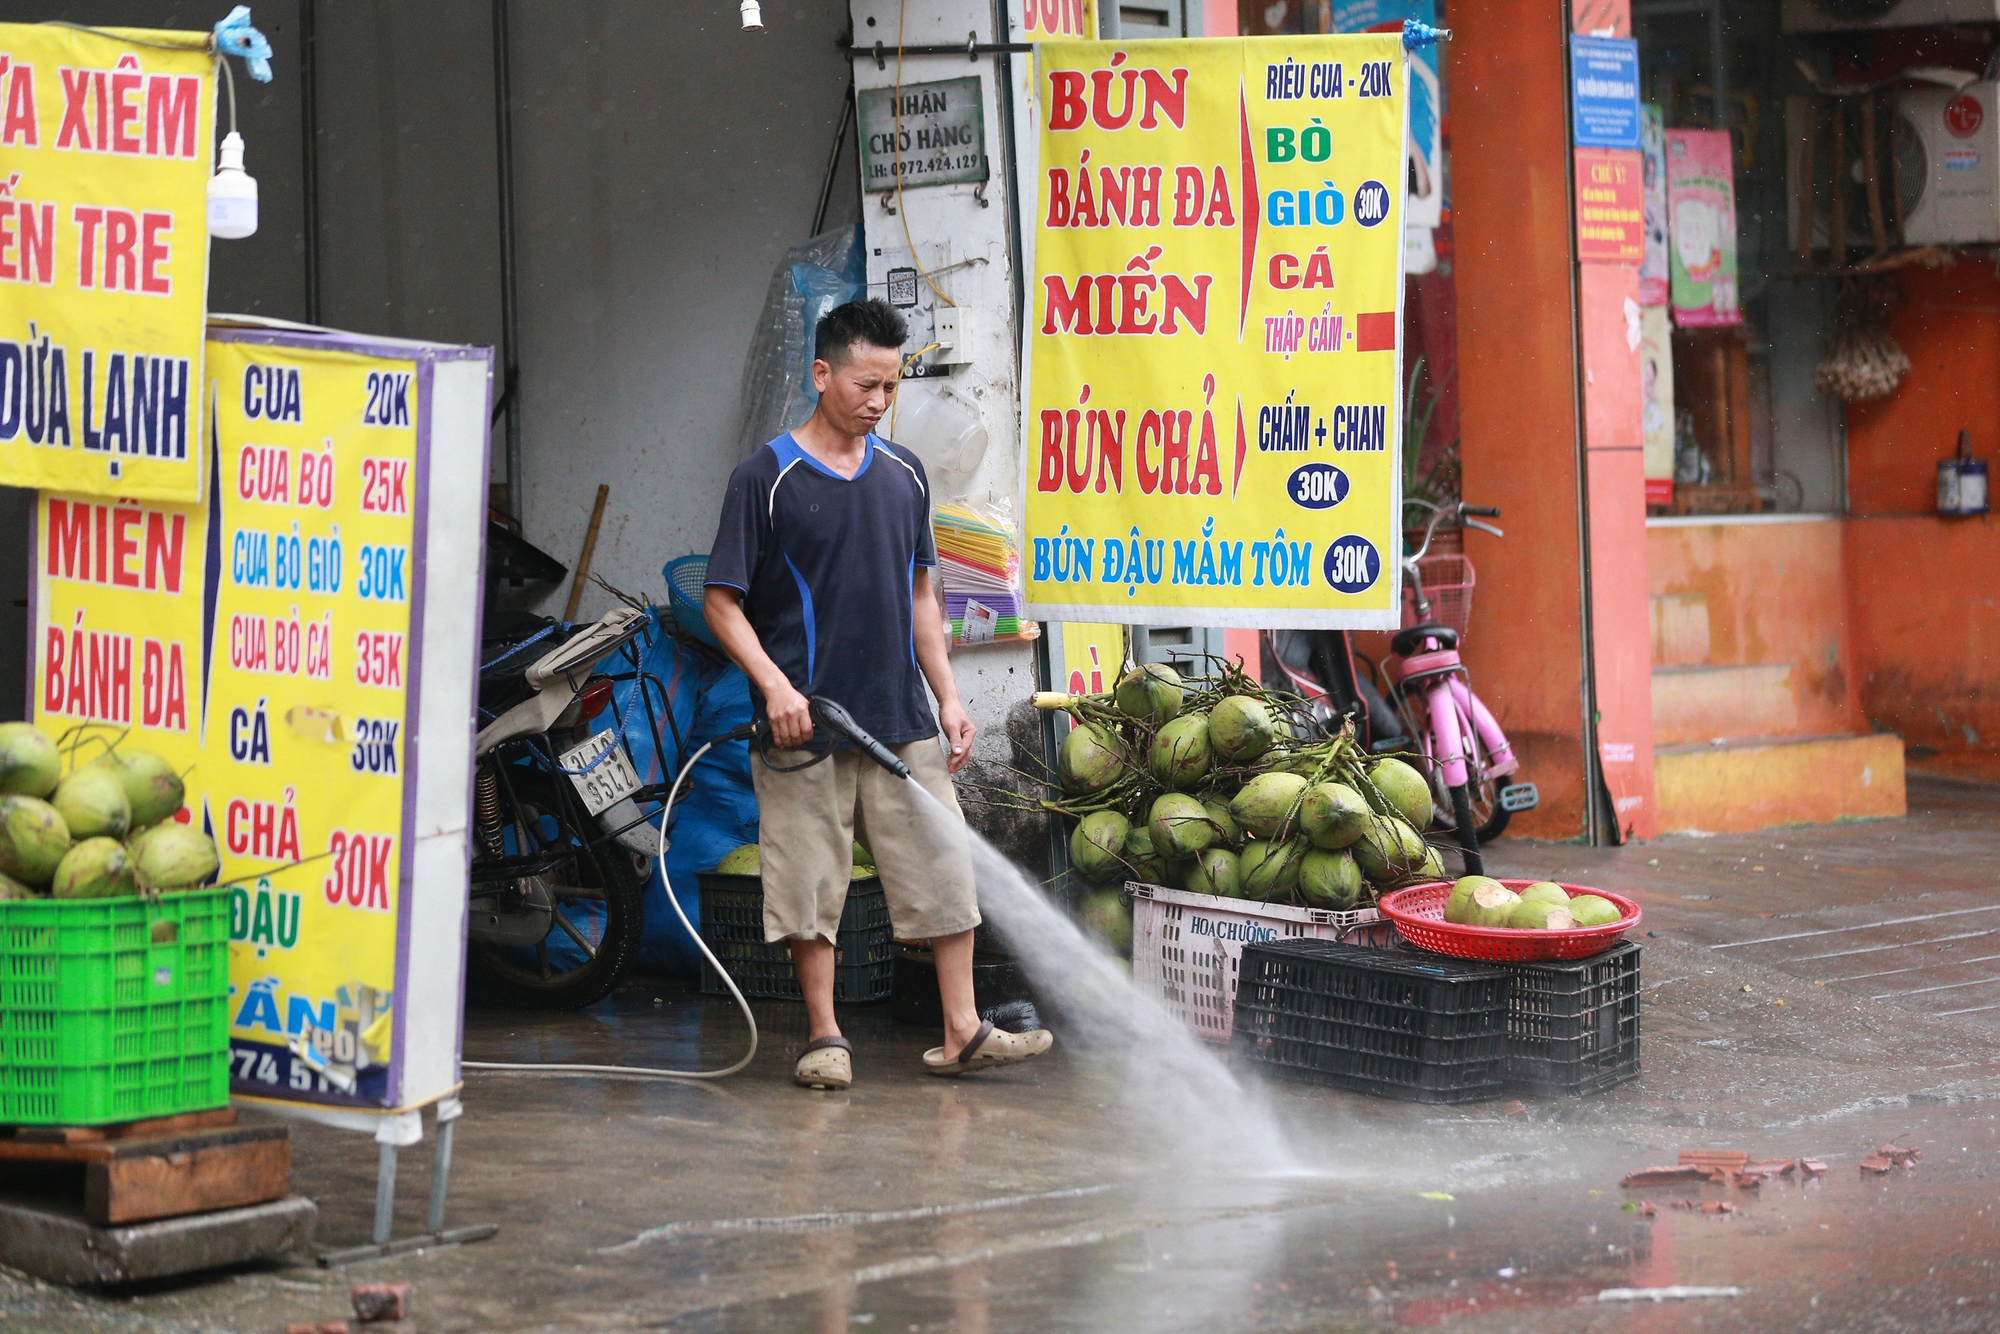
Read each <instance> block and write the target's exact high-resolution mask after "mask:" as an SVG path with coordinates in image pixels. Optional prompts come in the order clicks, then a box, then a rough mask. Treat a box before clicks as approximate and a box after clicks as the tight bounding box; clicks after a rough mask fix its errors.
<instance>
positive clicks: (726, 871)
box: [715, 843, 764, 875]
mask: <svg viewBox="0 0 2000 1334" xmlns="http://www.w3.org/2000/svg"><path fill="white" fill-rule="evenodd" d="M763 869H764V866H763V855H762V853H761V852H760V851H759V849H758V847H757V845H756V844H755V843H745V844H744V845H743V846H742V847H740V848H733V849H731V850H730V852H729V855H728V856H726V857H724V858H723V859H722V860H721V861H719V862H717V863H716V864H715V872H716V874H717V875H761V874H762V873H763Z"/></svg>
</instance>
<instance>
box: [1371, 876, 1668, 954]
mask: <svg viewBox="0 0 2000 1334" xmlns="http://www.w3.org/2000/svg"><path fill="white" fill-rule="evenodd" d="M1500 883H1501V884H1503V885H1505V886H1507V888H1509V889H1512V890H1517V891H1518V890H1522V889H1526V888H1527V887H1528V886H1529V885H1532V884H1535V883H1537V882H1536V881H1533V880H1502V881H1501V882H1500ZM1558 883H1560V882H1558ZM1563 891H1564V892H1565V893H1567V894H1568V895H1569V896H1570V897H1571V898H1575V897H1576V896H1577V895H1579V894H1595V895H1597V896H1598V897H1600V898H1605V899H1609V900H1611V902H1612V903H1614V904H1616V905H1617V906H1618V908H1619V910H1620V911H1622V912H1623V913H1624V914H1625V915H1624V916H1623V917H1621V918H1619V919H1618V920H1617V921H1615V922H1613V923H1611V924H1610V925H1609V926H1583V927H1577V928H1575V929H1574V930H1570V931H1516V930H1514V929H1512V928H1510V927H1502V926H1458V925H1456V924H1454V923H1451V922H1447V921H1445V920H1444V901H1445V900H1446V899H1448V898H1450V897H1451V886H1450V885H1448V884H1445V883H1443V882H1442V881H1440V882H1438V883H1435V884H1429V885H1412V886H1410V887H1409V888H1408V889H1399V890H1397V891H1395V892H1394V893H1393V894H1386V895H1384V896H1383V898H1382V901H1381V902H1380V903H1379V904H1377V905H1376V906H1377V907H1379V908H1380V909H1381V910H1382V915H1383V916H1384V917H1386V918H1388V919H1389V920H1390V921H1392V922H1394V923H1395V924H1396V930H1397V931H1398V932H1399V933H1401V935H1402V937H1403V939H1405V940H1407V941H1409V942H1410V943H1411V944H1412V945H1415V946H1417V947H1418V948H1419V949H1426V950H1433V951H1435V952H1437V953H1439V954H1449V955H1453V956H1454V957H1456V958H1460V959H1484V960H1485V961H1487V962H1488V963H1546V962H1548V961H1550V960H1552V959H1587V958H1589V957H1590V956H1591V955H1593V954H1602V953H1603V952H1604V951H1605V950H1608V949H1610V948H1611V947H1612V946H1613V945H1616V944H1617V943H1618V942H1619V940H1620V939H1621V938H1622V937H1623V936H1624V934H1625V933H1626V932H1627V931H1631V930H1634V929H1635V928H1637V927H1638V925H1639V918H1640V912H1639V905H1638V904H1636V903H1634V902H1632V900H1630V899H1628V898H1626V897H1625V896H1623V895H1622V894H1613V893H1611V892H1610V891H1609V890H1604V889H1592V888H1590V887H1589V886H1588V885H1563Z"/></svg>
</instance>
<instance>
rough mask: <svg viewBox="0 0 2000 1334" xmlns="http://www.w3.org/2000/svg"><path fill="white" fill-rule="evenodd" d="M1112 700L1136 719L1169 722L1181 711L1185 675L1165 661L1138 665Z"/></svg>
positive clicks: (1141, 721)
mask: <svg viewBox="0 0 2000 1334" xmlns="http://www.w3.org/2000/svg"><path fill="white" fill-rule="evenodd" d="M1112 699H1113V701H1114V702H1116V703H1117V705H1118V712H1120V713H1122V714H1124V715H1125V716H1126V717H1127V718H1130V719H1131V720H1132V721H1133V722H1137V723H1154V724H1159V723H1164V722H1167V721H1169V720H1170V719H1172V718H1173V717H1175V716H1176V715H1177V714H1179V713H1180V711H1181V674H1180V673H1179V672H1177V671H1175V670H1174V669H1173V668H1171V667H1169V666H1167V665H1166V664H1165V663H1163V662H1149V663H1147V664H1146V665H1145V666H1143V667H1135V668H1133V669H1132V670H1131V671H1129V672H1127V673H1126V674H1125V677H1124V679H1123V680H1121V681H1120V682H1119V683H1118V688H1117V689H1116V690H1115V691H1113V692H1112Z"/></svg>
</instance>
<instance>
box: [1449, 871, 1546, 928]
mask: <svg viewBox="0 0 2000 1334" xmlns="http://www.w3.org/2000/svg"><path fill="white" fill-rule="evenodd" d="M1520 906H1521V896H1520V895H1519V894H1516V893H1515V892H1514V891H1513V890H1511V889H1509V888H1507V886H1505V885H1503V884H1500V883H1499V882H1498V881H1495V882H1494V883H1493V884H1490V885H1481V886H1480V887H1479V888H1478V889H1475V890H1473V891H1472V900H1471V902H1469V903H1468V904H1467V905H1466V908H1465V925H1467V926H1510V925H1512V924H1513V919H1514V910H1515V909H1516V908H1518V907H1520ZM1551 906H1553V905H1551Z"/></svg>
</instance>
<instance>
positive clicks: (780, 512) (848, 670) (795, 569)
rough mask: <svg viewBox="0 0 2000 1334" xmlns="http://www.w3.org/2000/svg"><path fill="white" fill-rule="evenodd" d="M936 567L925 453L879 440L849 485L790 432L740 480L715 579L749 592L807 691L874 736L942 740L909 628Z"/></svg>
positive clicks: (770, 638) (784, 664)
mask: <svg viewBox="0 0 2000 1334" xmlns="http://www.w3.org/2000/svg"><path fill="white" fill-rule="evenodd" d="M936 564H937V546H936V542H935V539H934V538H933V537H932V535H931V498H930V484H929V483H928V482H927V481H926V480H925V478H924V465H923V464H922V463H920V462H918V460H917V457H916V455H914V454H912V453H911V452H910V451H909V450H907V449H904V448H903V447H902V446H900V445H893V444H890V443H889V442H888V441H886V440H883V439H881V438H880V437H878V436H874V435H870V436H869V437H868V449H867V452H866V453H865V454H863V455H862V459H861V470H860V471H859V472H857V473H855V474H854V476H853V477H852V478H846V477H842V476H841V475H840V474H839V473H837V472H835V471H833V469H831V468H829V467H827V466H826V465H825V464H823V463H821V462H820V461H819V460H818V459H816V458H814V457H813V456H812V455H810V454H808V453H806V451H805V450H804V449H802V448H800V447H799V443H798V441H796V440H794V439H793V438H792V435H791V433H790V432H789V431H788V432H786V433H785V434H784V435H781V436H779V437H778V438H777V439H776V440H773V441H772V442H771V443H770V444H768V445H765V446H764V447H763V448H762V449H760V450H758V451H757V452H756V453H755V454H752V455H751V456H750V457H749V458H747V459H745V460H744V461H743V462H742V463H740V464H738V465H737V468H736V471H735V472H733V473H731V474H730V476H729V492H728V494H727V495H726V496H725V497H724V498H723V501H722V521H721V523H720V524H718V525H717V526H716V530H715V547H714V549H713V550H712V551H710V552H709V555H708V582H709V583H710V584H720V585H722V586H724V587H726V588H734V589H737V590H738V591H740V592H741V593H743V595H744V597H743V610H744V613H745V615H747V616H748V617H749V619H750V626H751V628H752V629H754V630H755V631H756V632H757V638H758V640H759V642H761V643H762V644H763V646H764V651H765V652H766V653H768V654H770V655H771V661H773V662H774V663H776V664H777V665H778V669H779V670H780V671H782V672H783V673H784V674H785V676H786V678H787V679H788V680H790V681H791V683H792V685H793V687H794V688H795V689H797V690H798V691H799V693H800V694H803V695H825V696H826V697H827V698H829V699H831V700H833V701H834V702H835V703H837V704H839V705H841V706H842V707H843V708H845V709H846V710H847V711H848V712H849V713H850V714H852V715H853V716H854V721H855V722H857V723H859V724H861V726H862V728H863V730H865V731H867V732H868V733H869V734H870V735H872V736H873V737H874V738H875V739H876V740H878V741H881V742H885V743H887V744H889V745H902V744H903V743H905V742H909V741H921V740H923V739H924V738H926V737H932V736H936V735H937V719H936V718H935V717H933V716H932V714H931V708H930V701H929V700H928V699H927V698H926V697H925V694H924V684H923V680H922V678H921V674H920V673H919V671H918V669H917V641H916V635H915V626H914V624H913V623H912V620H911V617H912V614H913V606H912V597H913V593H914V585H915V581H916V576H917V567H918V566H919V565H922V566H924V567H926V568H929V567H931V566H934V565H936ZM762 707H763V704H762V700H761V699H760V700H759V701H758V708H759V711H760V712H761V711H762ZM825 739H826V738H824V737H818V738H816V739H815V740H816V742H817V741H820V740H825Z"/></svg>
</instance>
